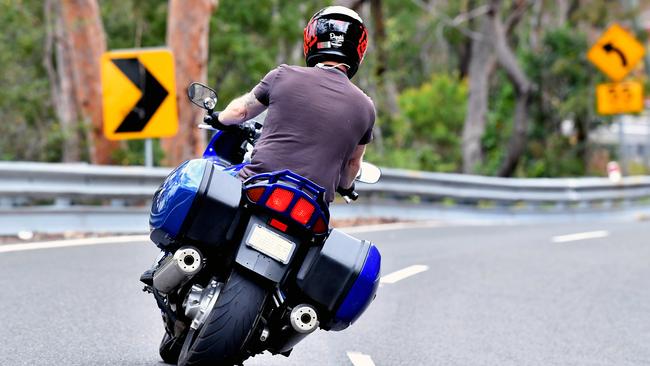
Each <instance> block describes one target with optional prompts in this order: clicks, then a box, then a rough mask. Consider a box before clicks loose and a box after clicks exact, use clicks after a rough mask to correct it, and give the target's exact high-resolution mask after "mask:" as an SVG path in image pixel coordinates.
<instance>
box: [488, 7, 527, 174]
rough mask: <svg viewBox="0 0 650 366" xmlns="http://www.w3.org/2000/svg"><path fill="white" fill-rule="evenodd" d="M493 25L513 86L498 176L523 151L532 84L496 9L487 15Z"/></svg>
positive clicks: (510, 171) (508, 171)
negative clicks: (509, 130) (509, 131)
mask: <svg viewBox="0 0 650 366" xmlns="http://www.w3.org/2000/svg"><path fill="white" fill-rule="evenodd" d="M492 4H493V7H494V9H498V8H499V7H500V4H501V1H500V0H492ZM491 21H492V23H493V29H494V40H495V44H494V46H495V50H496V54H497V60H498V62H499V65H500V66H501V67H502V68H503V69H504V71H505V72H506V73H507V74H508V78H509V79H510V81H511V82H512V84H513V85H514V87H515V93H516V101H515V115H514V121H513V126H512V135H511V136H510V140H509V142H508V146H507V148H506V156H505V159H504V161H503V163H502V164H501V167H500V168H499V170H498V172H497V175H499V176H502V177H508V176H511V175H512V174H513V173H514V171H515V169H516V168H517V164H518V163H519V160H520V158H521V155H522V154H523V153H524V149H525V147H526V137H527V132H528V105H529V103H530V94H531V90H532V87H533V86H532V84H531V82H530V81H529V80H528V78H527V77H526V74H524V72H523V70H522V69H521V67H520V66H519V63H518V62H517V58H516V56H515V54H514V52H513V51H512V49H511V48H510V46H509V45H508V39H507V35H506V31H505V27H504V25H503V23H502V22H501V18H500V17H499V15H498V12H496V13H495V15H494V16H493V17H492V19H491Z"/></svg>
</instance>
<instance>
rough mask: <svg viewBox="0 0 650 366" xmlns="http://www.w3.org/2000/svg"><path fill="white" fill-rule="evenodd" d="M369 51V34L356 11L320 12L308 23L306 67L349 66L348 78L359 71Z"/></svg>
mask: <svg viewBox="0 0 650 366" xmlns="http://www.w3.org/2000/svg"><path fill="white" fill-rule="evenodd" d="M367 47H368V31H367V29H366V26H365V25H363V20H361V17H360V16H359V14H357V13H356V12H355V11H354V10H352V9H348V8H346V7H344V6H328V7H327V8H324V9H321V10H319V11H318V12H316V14H314V16H313V17H311V19H310V20H309V23H307V26H306V27H305V32H304V53H305V61H306V62H307V66H315V65H316V64H317V63H319V62H323V61H336V62H341V63H344V64H347V65H348V66H350V67H349V68H348V77H349V78H352V76H354V74H355V73H356V72H357V70H358V69H359V64H361V61H363V57H364V56H365V54H366V48H367Z"/></svg>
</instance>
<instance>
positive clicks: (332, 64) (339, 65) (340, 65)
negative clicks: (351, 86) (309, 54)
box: [321, 61, 348, 73]
mask: <svg viewBox="0 0 650 366" xmlns="http://www.w3.org/2000/svg"><path fill="white" fill-rule="evenodd" d="M321 63H322V64H323V65H328V66H336V68H337V69H339V70H341V71H343V72H344V73H347V72H348V69H347V68H346V67H345V65H343V64H341V63H340V62H336V61H323V62H321Z"/></svg>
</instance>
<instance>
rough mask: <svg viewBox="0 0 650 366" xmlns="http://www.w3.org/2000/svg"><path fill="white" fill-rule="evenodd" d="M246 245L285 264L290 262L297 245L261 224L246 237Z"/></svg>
mask: <svg viewBox="0 0 650 366" xmlns="http://www.w3.org/2000/svg"><path fill="white" fill-rule="evenodd" d="M246 245H248V246H249V247H251V248H253V249H255V250H257V251H258V252H261V253H263V254H266V255H268V256H269V257H271V258H273V259H275V260H277V261H278V262H280V263H283V264H287V263H289V258H291V254H292V253H293V249H294V248H295V247H296V244H294V243H293V242H291V241H290V240H287V239H285V238H284V237H282V236H280V235H278V234H276V233H274V232H273V231H271V230H269V229H267V228H265V227H264V226H261V225H255V226H254V227H253V230H251V232H250V234H248V238H247V239H246Z"/></svg>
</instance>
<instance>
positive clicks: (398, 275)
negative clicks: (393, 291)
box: [379, 264, 429, 284]
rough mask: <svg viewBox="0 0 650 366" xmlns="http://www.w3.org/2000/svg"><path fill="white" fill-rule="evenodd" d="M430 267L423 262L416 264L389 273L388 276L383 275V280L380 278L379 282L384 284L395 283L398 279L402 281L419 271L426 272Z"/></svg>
mask: <svg viewBox="0 0 650 366" xmlns="http://www.w3.org/2000/svg"><path fill="white" fill-rule="evenodd" d="M428 269H429V267H428V266H425V265H422V264H416V265H413V266H409V267H406V268H404V269H400V270H399V271H396V272H393V273H390V274H387V275H386V276H382V277H381V280H379V283H380V284H381V283H383V284H393V283H395V282H397V281H401V280H403V279H405V278H408V277H411V276H414V275H416V274H418V273H421V272H424V271H426V270H428Z"/></svg>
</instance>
